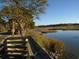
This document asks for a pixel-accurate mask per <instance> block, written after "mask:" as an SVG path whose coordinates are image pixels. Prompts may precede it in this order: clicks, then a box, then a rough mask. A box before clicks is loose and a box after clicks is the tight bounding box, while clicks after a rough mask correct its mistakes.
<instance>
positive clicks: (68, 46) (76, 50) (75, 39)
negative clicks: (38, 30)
mask: <svg viewBox="0 0 79 59" xmlns="http://www.w3.org/2000/svg"><path fill="white" fill-rule="evenodd" d="M44 35H45V36H48V37H49V38H55V39H57V40H61V41H63V42H64V44H65V52H66V54H68V56H69V57H72V58H70V59H78V58H79V31H78V30H77V31H76V30H73V31H69V30H68V31H62V30H58V31H57V32H54V33H45V34H44ZM67 59H68V58H67Z"/></svg>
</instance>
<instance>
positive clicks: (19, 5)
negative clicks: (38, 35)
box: [1, 0, 46, 35]
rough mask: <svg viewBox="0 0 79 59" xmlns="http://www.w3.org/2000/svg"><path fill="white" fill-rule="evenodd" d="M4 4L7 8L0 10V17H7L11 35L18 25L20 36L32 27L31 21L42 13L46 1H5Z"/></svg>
mask: <svg viewBox="0 0 79 59" xmlns="http://www.w3.org/2000/svg"><path fill="white" fill-rule="evenodd" d="M4 2H6V5H7V6H5V7H4V8H3V9H2V10H1V15H2V16H7V17H8V20H9V21H11V22H12V33H13V34H14V32H15V29H16V26H17V24H18V26H19V29H20V34H22V35H24V33H26V30H27V29H29V28H30V27H33V26H32V25H34V22H33V19H34V18H38V16H39V15H40V14H41V13H44V9H45V5H46V0H6V1H4ZM7 3H8V4H7Z"/></svg>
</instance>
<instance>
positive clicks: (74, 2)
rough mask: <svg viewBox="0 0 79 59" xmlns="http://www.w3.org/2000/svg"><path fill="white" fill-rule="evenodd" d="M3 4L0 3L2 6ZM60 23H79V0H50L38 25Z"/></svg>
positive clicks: (37, 21) (0, 6)
mask: <svg viewBox="0 0 79 59" xmlns="http://www.w3.org/2000/svg"><path fill="white" fill-rule="evenodd" d="M2 6H3V4H2V3H0V8H2ZM60 23H79V0H48V6H47V7H46V10H45V14H42V15H40V20H35V24H36V25H50V24H60Z"/></svg>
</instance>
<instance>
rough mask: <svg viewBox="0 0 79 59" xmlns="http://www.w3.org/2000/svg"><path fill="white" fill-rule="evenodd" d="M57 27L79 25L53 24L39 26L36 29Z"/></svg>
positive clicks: (75, 24)
mask: <svg viewBox="0 0 79 59" xmlns="http://www.w3.org/2000/svg"><path fill="white" fill-rule="evenodd" d="M58 26H79V23H78V24H77V23H74V24H54V25H39V26H36V27H58Z"/></svg>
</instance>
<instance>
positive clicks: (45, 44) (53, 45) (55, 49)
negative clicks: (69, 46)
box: [28, 31, 64, 59]
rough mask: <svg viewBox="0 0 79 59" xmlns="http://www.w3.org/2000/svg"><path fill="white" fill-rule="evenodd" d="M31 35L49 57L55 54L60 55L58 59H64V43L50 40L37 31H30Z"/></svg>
mask: <svg viewBox="0 0 79 59" xmlns="http://www.w3.org/2000/svg"><path fill="white" fill-rule="evenodd" d="M28 34H29V35H31V36H32V37H33V38H34V39H35V41H36V42H37V43H38V44H39V45H40V46H41V47H42V48H43V49H44V50H45V51H47V53H48V54H49V55H51V53H54V54H55V55H59V56H58V59H62V56H63V52H64V43H63V42H61V41H57V40H55V39H50V38H47V37H45V36H43V35H42V34H41V35H40V33H39V32H36V31H29V32H28Z"/></svg>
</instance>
